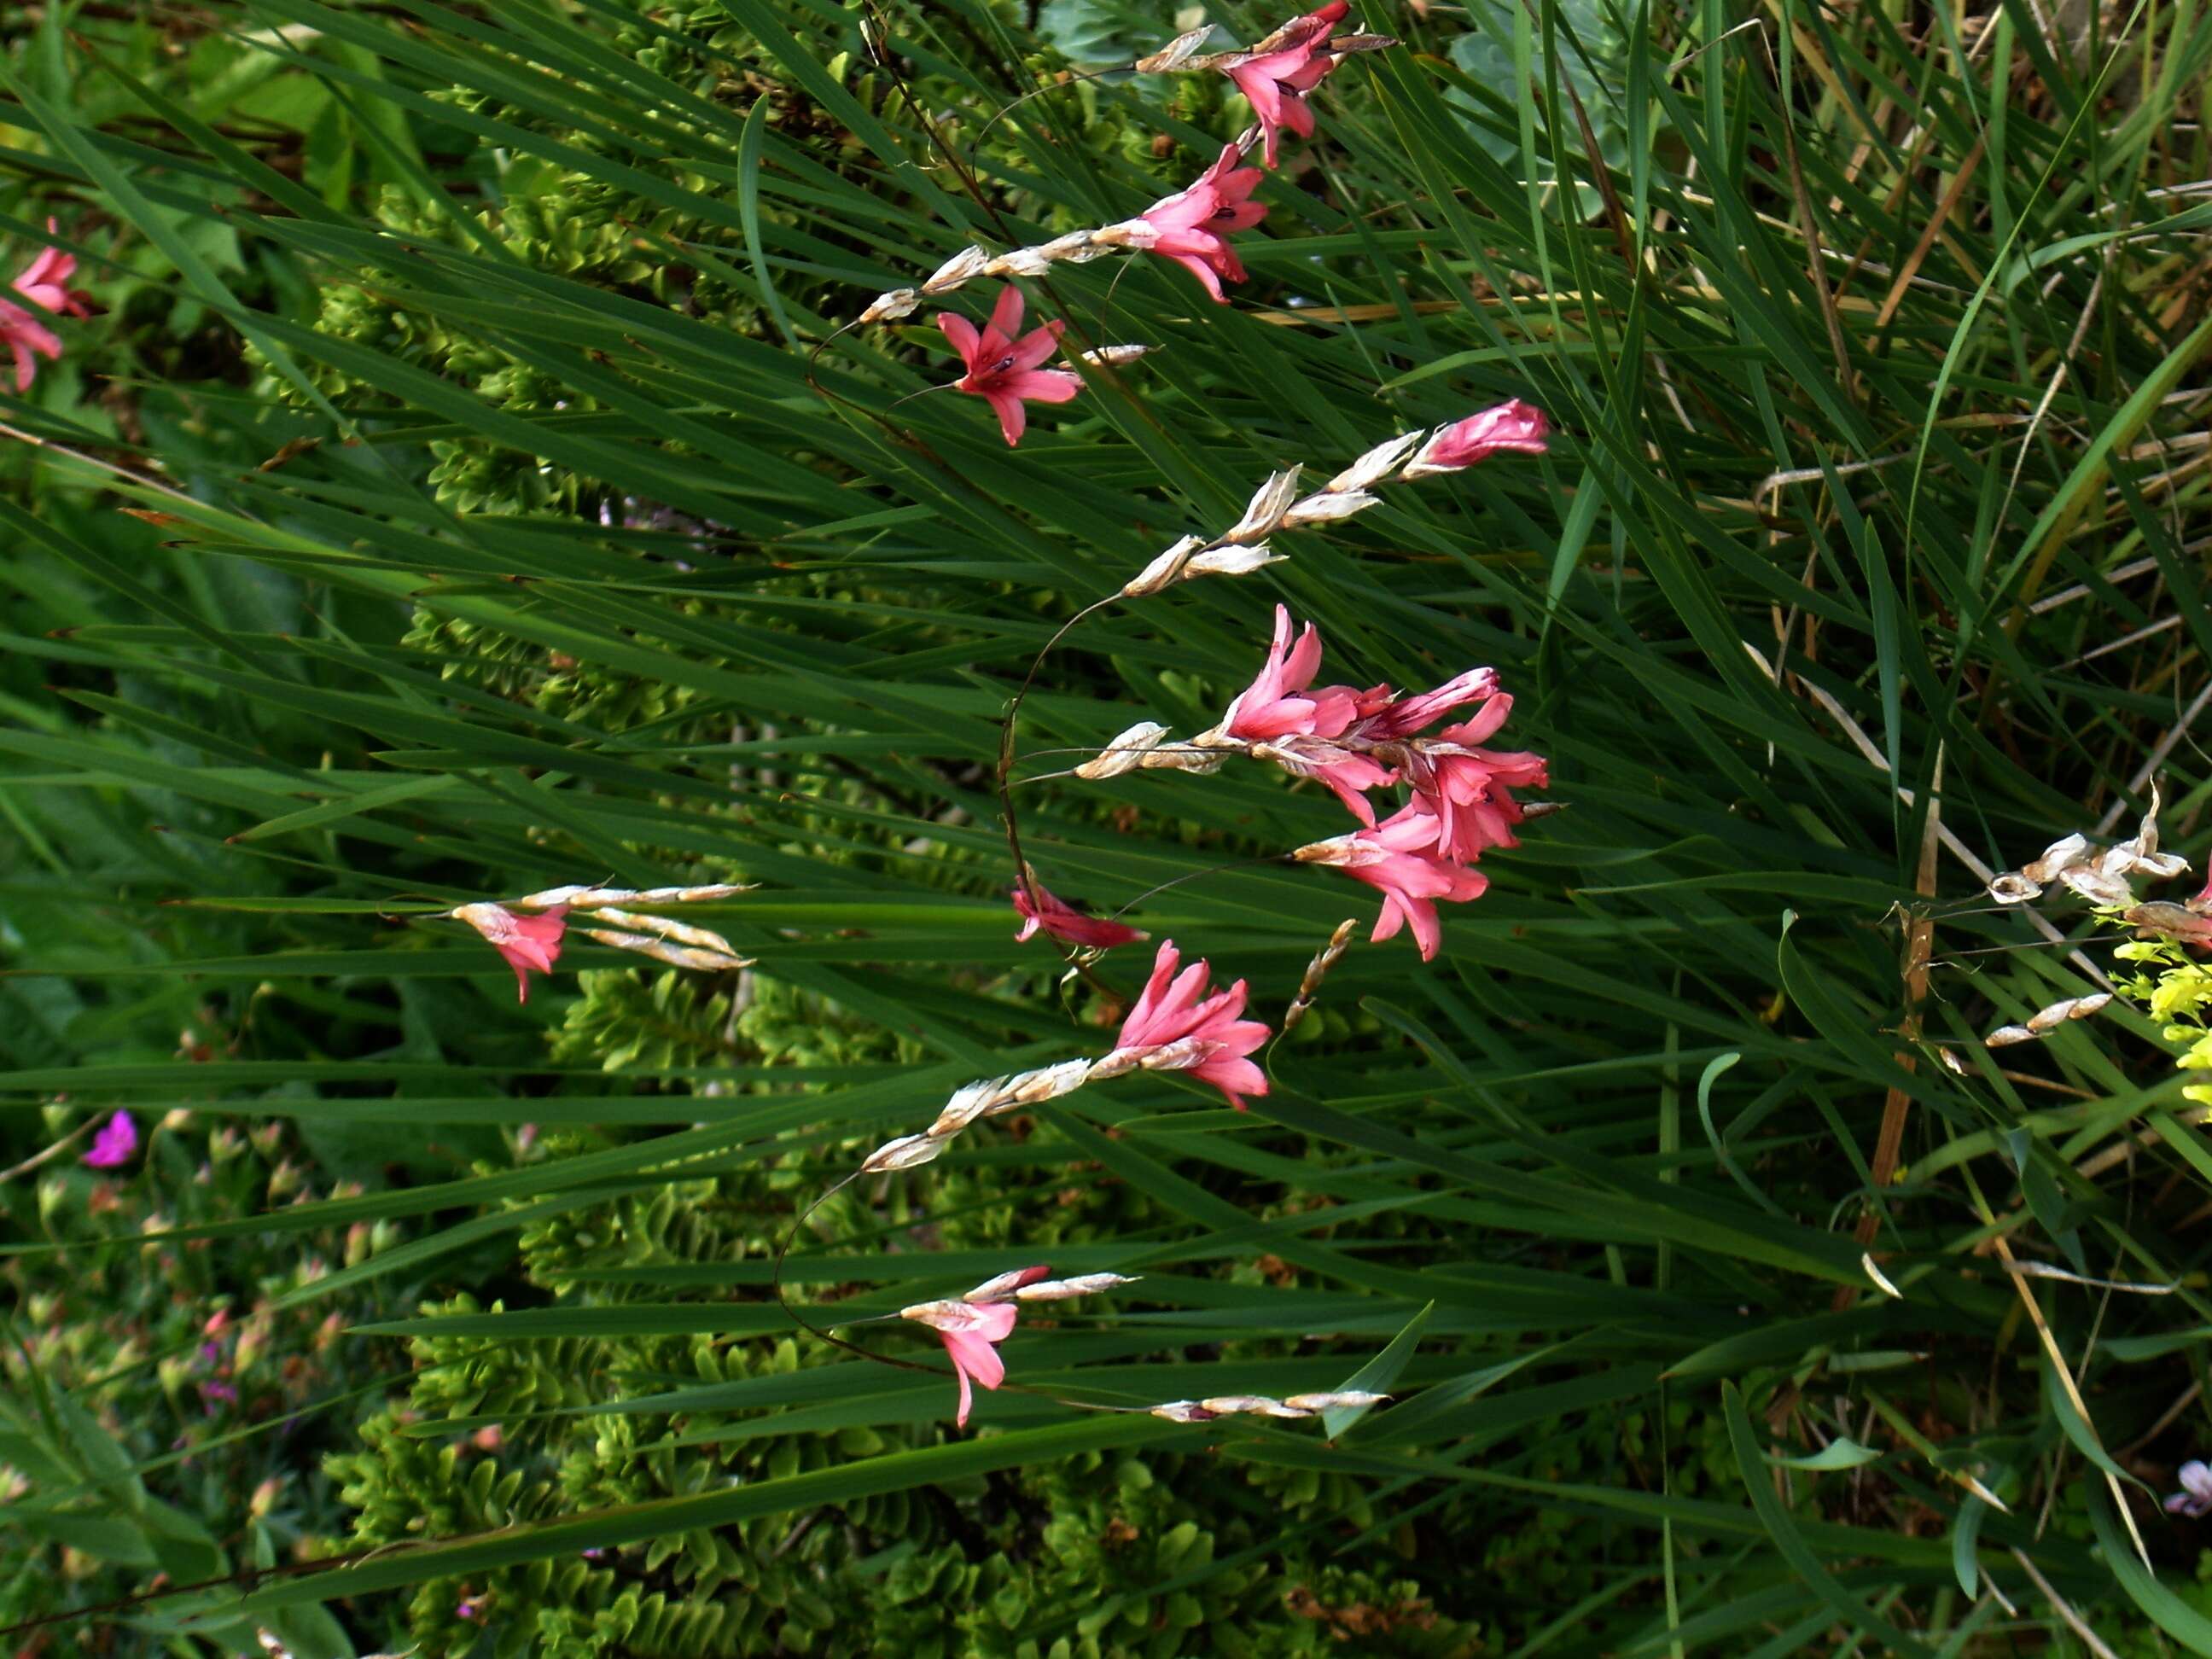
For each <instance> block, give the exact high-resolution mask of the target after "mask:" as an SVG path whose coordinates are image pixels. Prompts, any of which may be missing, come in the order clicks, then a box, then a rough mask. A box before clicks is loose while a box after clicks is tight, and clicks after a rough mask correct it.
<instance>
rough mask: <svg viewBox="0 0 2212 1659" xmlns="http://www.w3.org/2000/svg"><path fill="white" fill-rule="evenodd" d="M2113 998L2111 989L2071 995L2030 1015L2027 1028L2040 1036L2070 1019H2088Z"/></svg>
mask: <svg viewBox="0 0 2212 1659" xmlns="http://www.w3.org/2000/svg"><path fill="white" fill-rule="evenodd" d="M2111 1000H2112V993H2111V992H2109V991H2093V992H2091V993H2090V994H2088V995H2087V996H2081V997H2069V998H2067V999H2066V1000H2064V1001H2063V1002H2054V1003H2052V1004H2051V1006H2049V1007H2047V1008H2039V1009H2037V1010H2036V1011H2035V1012H2033V1014H2030V1015H2029V1016H2028V1019H2027V1029H2028V1030H2031V1031H2033V1032H2034V1033H2035V1034H2036V1035H2037V1036H2042V1035H2043V1033H2045V1031H2049V1030H2056V1029H2057V1027H2059V1026H2061V1025H2063V1024H2065V1023H2066V1022H2067V1021H2068V1020H2069V1019H2087V1018H2088V1017H2089V1016H2090V1015H2092V1014H2093V1013H2095V1012H2097V1011H2098V1010H2099V1009H2100V1008H2102V1007H2103V1006H2105V1005H2106V1003H2108V1002H2110V1001H2111Z"/></svg>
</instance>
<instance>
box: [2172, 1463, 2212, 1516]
mask: <svg viewBox="0 0 2212 1659" xmlns="http://www.w3.org/2000/svg"><path fill="white" fill-rule="evenodd" d="M2175 1478H2176V1479H2177V1480H2179V1481H2180V1482H2181V1490H2180V1491H2179V1492H2176V1493H2174V1494H2173V1496H2172V1497H2171V1498H2167V1499H2166V1513H2167V1514H2168V1515H2203V1514H2204V1513H2206V1512H2207V1511H2208V1510H2212V1468H2206V1467H2205V1466H2204V1465H2203V1464H2202V1463H2199V1462H2195V1461H2194V1460H2191V1462H2186V1463H2184V1464H2183V1465H2182V1466H2181V1468H2179V1470H2177V1471H2176V1472H2175Z"/></svg>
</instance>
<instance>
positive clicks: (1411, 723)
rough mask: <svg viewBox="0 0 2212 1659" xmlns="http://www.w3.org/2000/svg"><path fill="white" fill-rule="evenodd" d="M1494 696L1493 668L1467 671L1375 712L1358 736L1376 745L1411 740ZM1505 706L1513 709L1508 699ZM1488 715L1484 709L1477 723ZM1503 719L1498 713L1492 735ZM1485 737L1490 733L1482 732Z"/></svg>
mask: <svg viewBox="0 0 2212 1659" xmlns="http://www.w3.org/2000/svg"><path fill="white" fill-rule="evenodd" d="M1496 696H1498V671H1497V670H1496V669H1494V668H1470V669H1468V671H1466V672H1465V673H1462V674H1455V675H1453V676H1452V677H1451V678H1449V679H1448V680H1446V681H1445V682H1444V683H1443V684H1442V685H1440V686H1438V687H1437V689H1436V690H1433V691H1419V692H1416V693H1415V694H1414V695H1413V696H1410V697H1400V698H1398V699H1397V700H1396V701H1395V702H1391V703H1389V704H1388V705H1387V706H1386V707H1384V708H1381V709H1378V710H1377V711H1376V713H1375V714H1371V715H1370V716H1369V717H1368V718H1367V719H1365V720H1362V721H1361V722H1360V723H1359V735H1360V736H1361V737H1363V738H1368V739H1370V741H1376V742H1380V741H1382V740H1383V739H1385V738H1410V737H1412V736H1413V734H1414V733H1415V732H1419V731H1421V730H1422V729H1423V728H1424V727H1425V726H1428V725H1430V724H1431V722H1432V721H1435V720H1440V719H1441V718H1443V716H1444V715H1446V714H1449V713H1450V712H1451V711H1452V710H1453V709H1455V708H1459V707H1460V706H1461V705H1462V703H1469V702H1475V701H1476V700H1477V699H1479V698H1486V697H1488V698H1494V697H1496ZM1505 706H1506V707H1507V708H1511V707H1512V700H1511V699H1510V698H1508V699H1506V700H1505ZM1487 714H1488V711H1487V710H1485V713H1484V714H1482V715H1478V716H1476V719H1477V720H1481V719H1483V718H1485V717H1486V715H1487ZM1504 719H1505V716H1504V714H1503V713H1502V712H1501V713H1500V714H1498V718H1497V720H1496V721H1494V722H1493V723H1492V726H1491V728H1490V729H1491V730H1492V731H1495V730H1496V729H1497V727H1498V725H1501V724H1503V723H1504ZM1484 735H1485V736H1488V735H1489V733H1488V732H1485V733H1484Z"/></svg>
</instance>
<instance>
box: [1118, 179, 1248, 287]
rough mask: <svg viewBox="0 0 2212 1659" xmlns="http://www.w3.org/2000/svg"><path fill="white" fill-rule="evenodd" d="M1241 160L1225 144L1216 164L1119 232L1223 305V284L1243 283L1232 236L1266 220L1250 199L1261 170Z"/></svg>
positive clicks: (1131, 221) (1133, 244) (1127, 223)
mask: <svg viewBox="0 0 2212 1659" xmlns="http://www.w3.org/2000/svg"><path fill="white" fill-rule="evenodd" d="M1243 159H1244V152H1243V149H1240V148H1238V147H1237V145H1235V144H1225V145H1224V146H1223V147H1222V150H1221V154H1220V155H1218V156H1216V157H1215V158H1214V162H1213V165H1212V167H1208V168H1206V171H1205V172H1204V173H1200V175H1199V176H1198V178H1197V179H1194V181H1193V182H1192V183H1191V184H1190V185H1188V186H1187V187H1186V188H1184V189H1182V190H1179V191H1176V193H1175V194H1174V195H1172V196H1163V197H1161V198H1160V199H1159V200H1158V201H1157V202H1155V203H1153V204H1152V206H1150V207H1148V208H1146V210H1144V211H1143V212H1142V213H1140V214H1139V215H1138V216H1136V217H1135V218H1134V219H1131V220H1129V221H1127V222H1126V224H1125V225H1123V226H1121V227H1117V228H1118V229H1120V230H1121V232H1122V235H1123V240H1126V241H1127V243H1128V245H1129V246H1132V247H1139V248H1143V249H1146V250H1147V251H1148V252H1153V253H1157V254H1159V255H1160V256H1161V257H1162V258H1168V259H1172V260H1174V261H1175V262H1176V264H1179V265H1182V266H1183V267H1184V268H1185V269H1186V270H1188V271H1189V272H1190V274H1191V275H1192V276H1195V277H1197V278H1198V280H1199V281H1200V282H1201V283H1204V284H1205V285H1206V292H1207V293H1208V294H1211V295H1212V296H1213V297H1214V299H1215V301H1217V302H1219V303H1222V304H1226V303H1227V302H1228V299H1229V296H1228V295H1225V294H1224V293H1223V292H1222V291H1221V284H1222V283H1225V282H1230V283H1241V282H1243V280H1244V263H1243V260H1241V259H1239V258H1237V253H1236V250H1235V249H1233V248H1231V246H1229V241H1228V238H1229V236H1230V234H1231V232H1233V231H1239V230H1249V229H1250V228H1252V227H1253V226H1254V225H1256V224H1258V223H1259V222H1260V221H1261V220H1262V219H1264V218H1266V217H1267V208H1266V206H1265V205H1264V204H1261V203H1258V202H1255V201H1253V200H1252V199H1251V195H1252V192H1253V191H1254V190H1255V188H1257V187H1258V185H1259V183H1260V177H1261V174H1260V169H1259V168H1257V167H1243V166H1240V165H1239V163H1241V162H1242V161H1243Z"/></svg>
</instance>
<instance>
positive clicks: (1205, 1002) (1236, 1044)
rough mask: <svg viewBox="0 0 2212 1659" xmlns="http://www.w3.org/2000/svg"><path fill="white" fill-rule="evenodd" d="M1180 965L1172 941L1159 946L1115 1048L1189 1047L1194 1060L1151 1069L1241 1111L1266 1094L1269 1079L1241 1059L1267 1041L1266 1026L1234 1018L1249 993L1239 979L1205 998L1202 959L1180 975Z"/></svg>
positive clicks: (1240, 1011) (1204, 971)
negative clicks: (1183, 1074)
mask: <svg viewBox="0 0 2212 1659" xmlns="http://www.w3.org/2000/svg"><path fill="white" fill-rule="evenodd" d="M1181 962H1182V957H1181V956H1180V955H1179V953H1178V952H1177V951H1176V947H1175V941H1174V940H1173V939H1169V940H1166V941H1164V943H1162V945H1160V948H1159V952H1158V955H1157V956H1155V957H1153V958H1152V978H1151V979H1149V980H1147V981H1146V983H1145V989H1144V994H1142V995H1140V996H1139V998H1138V999H1137V1002H1136V1006H1134V1007H1133V1008H1131V1009H1130V1010H1129V1017H1128V1018H1127V1019H1126V1020H1124V1021H1123V1022H1122V1023H1121V1038H1120V1040H1119V1046H1120V1047H1121V1048H1164V1047H1166V1046H1167V1045H1168V1044H1170V1043H1178V1042H1186V1041H1188V1042H1190V1043H1191V1044H1192V1045H1193V1048H1192V1054H1193V1058H1192V1059H1191V1060H1190V1061H1189V1062H1188V1063H1187V1064H1184V1065H1182V1066H1174V1067H1168V1068H1155V1069H1171V1070H1176V1071H1187V1072H1188V1073H1191V1075H1193V1076H1194V1077H1196V1078H1198V1079H1200V1081H1202V1082H1206V1083H1211V1084H1212V1085H1213V1086H1214V1087H1215V1088H1217V1089H1218V1090H1220V1091H1221V1092H1222V1093H1223V1094H1225V1095H1226V1096H1228V1097H1229V1103H1230V1104H1231V1106H1234V1107H1235V1108H1236V1109H1237V1110H1238V1111H1240V1112H1241V1111H1243V1109H1244V1100H1243V1097H1245V1096H1246V1095H1264V1094H1266V1093H1267V1074H1266V1073H1263V1072H1262V1071H1261V1069H1260V1068H1259V1067H1258V1066H1255V1065H1254V1064H1253V1063H1252V1062H1251V1061H1250V1060H1248V1059H1247V1058H1245V1056H1247V1055H1248V1054H1251V1052H1252V1051H1253V1050H1254V1049H1255V1048H1258V1047H1259V1046H1260V1045H1261V1043H1263V1042H1266V1041H1267V1036H1268V1031H1267V1026H1266V1025H1265V1024H1262V1023H1261V1022H1260V1021H1259V1020H1256V1019H1242V1018H1238V1016H1239V1015H1241V1014H1242V1013H1243V1012H1244V999H1245V996H1246V994H1247V987H1246V985H1245V982H1244V981H1243V980H1241V979H1240V980H1238V981H1237V983H1236V984H1234V985H1232V986H1231V987H1229V988H1228V989H1227V990H1226V991H1218V992H1216V993H1215V994H1212V996H1208V995H1207V994H1206V963H1205V962H1204V960H1203V959H1201V960H1200V961H1197V962H1194V963H1192V964H1191V965H1190V966H1189V967H1188V968H1185V969H1182V972H1181V973H1180V974H1178V973H1177V972H1176V968H1177V966H1178V965H1179V964H1180V963H1181Z"/></svg>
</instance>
